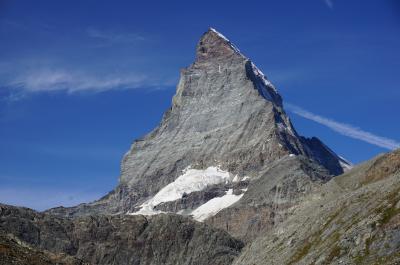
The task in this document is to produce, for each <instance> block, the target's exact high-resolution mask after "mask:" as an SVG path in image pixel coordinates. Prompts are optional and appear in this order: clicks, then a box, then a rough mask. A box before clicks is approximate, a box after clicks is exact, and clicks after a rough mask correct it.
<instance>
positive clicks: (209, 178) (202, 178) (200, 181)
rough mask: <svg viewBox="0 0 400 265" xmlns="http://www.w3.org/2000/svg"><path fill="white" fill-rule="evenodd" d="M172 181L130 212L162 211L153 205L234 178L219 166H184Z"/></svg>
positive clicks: (147, 213) (151, 213) (148, 213)
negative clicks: (136, 209) (198, 167)
mask: <svg viewBox="0 0 400 265" xmlns="http://www.w3.org/2000/svg"><path fill="white" fill-rule="evenodd" d="M182 173H183V174H182V175H180V176H179V177H178V178H177V179H175V181H174V182H171V183H169V184H168V185H167V186H165V187H164V188H162V189H161V190H160V191H159V192H157V194H156V195H154V196H153V197H152V198H151V199H150V200H148V201H146V202H145V203H143V204H142V205H141V206H140V210H139V211H137V212H135V213H130V214H143V215H153V214H158V213H162V211H158V210H155V206H157V205H159V204H161V203H164V202H170V201H176V200H178V199H181V198H182V196H183V195H184V194H189V193H192V192H195V191H201V190H204V189H205V188H207V187H208V186H212V185H217V184H220V183H229V182H232V181H233V180H234V177H233V176H232V174H230V173H229V172H227V171H224V170H222V169H220V167H219V166H218V167H208V168H206V169H192V168H190V167H188V168H186V169H185V170H184V171H183V172H182Z"/></svg>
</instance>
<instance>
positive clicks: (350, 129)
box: [285, 103, 400, 150]
mask: <svg viewBox="0 0 400 265" xmlns="http://www.w3.org/2000/svg"><path fill="white" fill-rule="evenodd" d="M285 105H286V107H287V109H288V110H289V111H291V112H293V113H295V114H297V115H299V116H301V117H303V118H305V119H308V120H311V121H314V122H317V123H319V124H322V125H324V126H326V127H328V128H330V129H331V130H333V131H335V132H337V133H340V134H342V135H344V136H347V137H350V138H353V139H357V140H360V141H364V142H366V143H369V144H373V145H376V146H379V147H382V148H386V149H389V150H393V149H397V148H399V147H400V143H399V142H397V141H396V140H393V139H389V138H386V137H382V136H378V135H375V134H373V133H371V132H367V131H364V130H362V129H360V128H358V127H355V126H353V125H350V124H346V123H342V122H338V121H335V120H333V119H330V118H326V117H323V116H320V115H318V114H315V113H312V112H310V111H307V110H305V109H303V108H301V107H298V106H296V105H293V104H288V103H286V104H285Z"/></svg>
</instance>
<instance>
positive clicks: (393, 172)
mask: <svg viewBox="0 0 400 265" xmlns="http://www.w3.org/2000/svg"><path fill="white" fill-rule="evenodd" d="M291 211H292V213H291V216H290V217H289V218H288V219H287V220H285V221H284V222H283V223H281V224H279V225H278V226H276V227H275V228H274V229H272V230H270V231H268V232H266V233H265V234H263V235H262V236H260V237H258V238H257V239H256V240H255V241H254V242H252V243H251V244H249V245H248V246H247V247H246V248H245V249H244V251H243V252H242V254H241V256H240V257H239V258H238V259H237V260H236V261H235V262H234V264H241V265H246V264H248V265H250V264H251V265H253V264H316V265H317V264H400V150H397V151H395V152H392V153H389V154H385V155H382V156H379V157H377V158H375V159H373V160H371V161H368V162H366V163H364V164H361V165H359V166H357V167H355V168H353V169H352V170H351V171H349V172H347V173H346V174H343V175H341V176H338V177H336V178H334V179H332V180H331V181H330V182H328V183H327V184H325V185H323V186H322V187H321V188H320V190H319V191H318V192H315V193H313V194H311V195H309V196H308V197H307V198H306V199H305V200H304V201H303V203H302V204H300V205H298V206H296V207H293V208H292V209H291Z"/></svg>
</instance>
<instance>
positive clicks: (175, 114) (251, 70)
mask: <svg viewBox="0 0 400 265" xmlns="http://www.w3.org/2000/svg"><path fill="white" fill-rule="evenodd" d="M342 172H343V169H342V167H341V161H340V160H339V158H338V157H337V156H336V155H335V154H334V153H333V152H332V151H330V150H328V149H327V147H325V146H324V145H323V144H322V143H321V142H320V141H311V140H307V139H305V138H303V137H301V136H299V135H298V134H297V132H296V130H295V129H294V128H293V126H292V124H291V122H290V120H289V117H288V116H287V115H286V113H285V111H284V108H283V103H282V99H281V96H280V95H279V94H278V92H277V90H276V89H275V87H274V86H273V85H272V84H271V83H270V82H269V80H268V79H267V78H266V76H265V75H264V74H263V73H262V72H261V70H260V69H258V68H257V67H256V65H255V64H253V63H252V62H251V61H250V59H248V58H247V57H245V56H243V55H242V54H241V53H240V51H239V50H238V49H237V48H236V47H235V46H234V45H233V44H232V42H231V41H229V40H228V39H227V38H226V37H225V36H224V35H222V34H221V33H219V32H218V31H216V30H215V29H212V28H210V29H209V30H208V31H207V32H206V33H204V34H203V35H202V37H201V39H200V41H199V43H198V45H197V58H196V61H195V62H194V63H193V64H191V65H190V66H188V67H187V68H184V69H182V70H181V76H180V80H179V83H178V85H177V90H176V94H175V96H174V98H173V103H172V106H171V108H170V109H169V110H168V111H167V112H166V113H165V114H164V116H163V119H162V120H161V122H160V124H159V126H157V128H155V129H154V130H153V131H152V132H151V133H149V134H147V135H146V136H144V137H143V138H142V139H140V140H138V141H135V142H134V143H133V144H132V146H131V148H130V150H129V152H127V153H126V154H125V156H124V158H123V160H122V162H121V176H120V181H119V185H118V187H117V188H116V189H115V190H114V191H113V192H111V193H110V194H109V195H107V196H106V197H104V198H102V199H101V200H99V201H97V202H94V203H91V204H88V205H81V206H78V207H77V208H75V209H67V210H65V209H61V210H56V211H58V212H59V213H61V214H64V215H84V214H88V213H91V212H100V213H104V212H106V213H130V214H157V213H160V212H174V213H183V214H190V213H194V214H195V215H196V214H198V215H196V216H201V218H202V219H201V220H204V219H203V216H206V217H211V216H212V215H213V214H215V212H210V211H209V210H210V204H212V205H213V203H215V200H217V201H219V202H221V200H222V201H223V202H226V201H225V199H227V198H228V199H229V200H228V202H229V203H228V204H223V205H225V206H223V207H227V206H229V205H231V203H235V202H238V203H239V204H240V205H241V206H238V208H237V211H236V210H235V211H234V212H225V213H226V214H223V213H224V210H222V209H219V210H221V211H220V214H219V216H220V217H216V218H217V219H215V220H216V221H215V225H216V226H217V227H220V228H226V227H227V226H226V224H229V227H231V225H233V226H234V225H235V220H234V219H232V218H230V217H229V216H240V215H241V214H240V213H242V215H241V216H242V217H243V219H242V220H241V221H240V222H236V224H237V223H245V224H246V225H244V226H241V227H236V228H234V229H236V230H235V231H234V234H235V235H238V236H244V235H246V233H247V230H246V227H255V226H252V224H254V222H253V220H254V218H253V217H254V216H253V214H252V213H255V214H258V213H259V212H264V214H265V216H262V218H261V219H262V220H269V221H271V222H275V220H273V219H270V218H275V217H271V216H272V215H271V214H270V209H269V208H268V207H269V206H270V205H274V204H280V203H282V205H278V206H279V207H280V206H282V207H283V208H284V207H291V206H293V204H294V203H296V202H297V200H298V199H300V198H301V197H302V196H304V194H305V193H306V192H308V191H311V190H312V187H313V186H314V185H319V183H322V182H325V181H327V180H329V179H330V178H331V177H332V175H335V174H339V173H342ZM240 180H243V181H240ZM247 189H248V190H247ZM278 195H279V196H281V197H280V198H279V200H276V198H277V196H278ZM242 196H243V198H242ZM282 196H283V197H282ZM241 198H242V199H241ZM211 199H215V200H214V201H211V202H210V204H207V203H208V202H209V201H210V200H211ZM238 200H239V201H238ZM239 204H238V205H239ZM257 205H258V206H257ZM249 207H250V208H251V207H256V208H251V210H250V211H251V212H248V211H247V209H249ZM257 207H260V208H257ZM263 207H264V208H263ZM211 208H212V207H211ZM227 209H228V208H227ZM260 209H261V210H260ZM274 209H275V208H274ZM227 211H230V210H227ZM246 211H247V212H246ZM53 212H54V211H53ZM230 213H232V215H230ZM274 216H275V215H274ZM218 218H219V219H218ZM232 221H233V223H232ZM242 221H243V222H242ZM269 221H267V222H269ZM219 224H223V225H221V226H219ZM248 225H249V226H248ZM233 226H232V227H233ZM256 227H262V225H261V224H257V225H256ZM251 230H252V231H253V229H251ZM254 233H255V234H256V233H257V230H254ZM250 236H252V235H250Z"/></svg>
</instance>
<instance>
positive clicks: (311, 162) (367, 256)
mask: <svg viewBox="0 0 400 265" xmlns="http://www.w3.org/2000/svg"><path fill="white" fill-rule="evenodd" d="M399 177H400V150H398V151H394V152H392V153H388V154H384V155H381V156H379V157H377V158H374V159H372V160H370V161H367V162H365V163H363V164H361V165H358V166H355V167H354V168H352V166H351V165H350V164H349V163H348V162H346V161H345V160H344V159H342V158H341V157H340V156H338V155H336V154H335V153H334V152H333V151H332V150H331V149H330V148H329V147H327V146H326V145H325V144H324V143H322V142H321V141H320V140H319V139H318V138H316V137H312V138H305V137H302V136H300V135H299V134H298V133H297V132H296V130H295V129H294V127H293V125H292V123H291V122H290V119H289V117H288V116H287V114H286V113H285V110H284V104H283V101H282V97H281V96H280V94H279V93H278V91H277V89H276V88H275V86H274V85H273V84H272V83H271V82H270V81H269V80H268V79H267V77H266V76H265V75H264V74H263V73H262V72H261V71H260V70H259V69H258V68H257V67H256V65H255V64H254V63H253V62H252V61H251V60H250V59H249V58H247V57H246V56H244V55H243V54H242V53H241V52H240V51H239V49H238V48H237V47H236V46H235V45H234V44H232V42H231V41H229V40H228V39H227V38H226V37H224V36H223V35H222V34H221V33H219V32H217V31H216V30H215V29H212V28H210V29H209V30H208V31H207V32H205V33H204V34H203V35H202V37H201V39H200V41H199V43H198V44H197V47H196V58H195V61H194V62H193V64H191V65H190V66H188V67H187V68H185V69H182V70H181V77H180V80H179V83H178V85H177V89H176V94H175V96H174V97H173V99H172V104H171V107H170V108H169V109H168V110H167V111H166V112H165V114H164V116H163V118H162V120H161V122H160V124H159V126H158V127H157V128H155V129H154V130H153V131H151V132H150V133H149V134H147V135H146V136H145V137H143V138H142V139H137V140H135V141H134V142H133V144H132V145H131V147H130V149H129V151H128V152H127V153H126V154H125V155H124V157H123V159H122V162H121V176H120V179H119V184H118V186H117V187H116V188H115V189H114V190H113V191H111V192H110V193H109V194H107V195H106V196H104V197H103V198H100V199H99V200H97V201H94V202H91V203H85V204H81V205H78V206H75V207H69V208H64V207H58V208H53V209H49V210H47V211H45V212H43V213H38V212H36V211H33V210H30V209H26V208H20V207H13V206H8V205H0V264H27V263H28V262H30V263H29V264H116V265H118V264H121V265H122V264H152V265H161V264H185V265H186V264H188V265H189V264H199V265H201V264H216V265H218V264H221V265H229V264H236V265H239V264H243V265H246V264H249V265H250V264H285V265H287V264H400V256H399V254H398V253H399V250H400V222H399V220H400V219H399V218H400V210H399V209H400V206H399V205H400V202H399V201H400V197H399V191H400V181H399Z"/></svg>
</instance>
